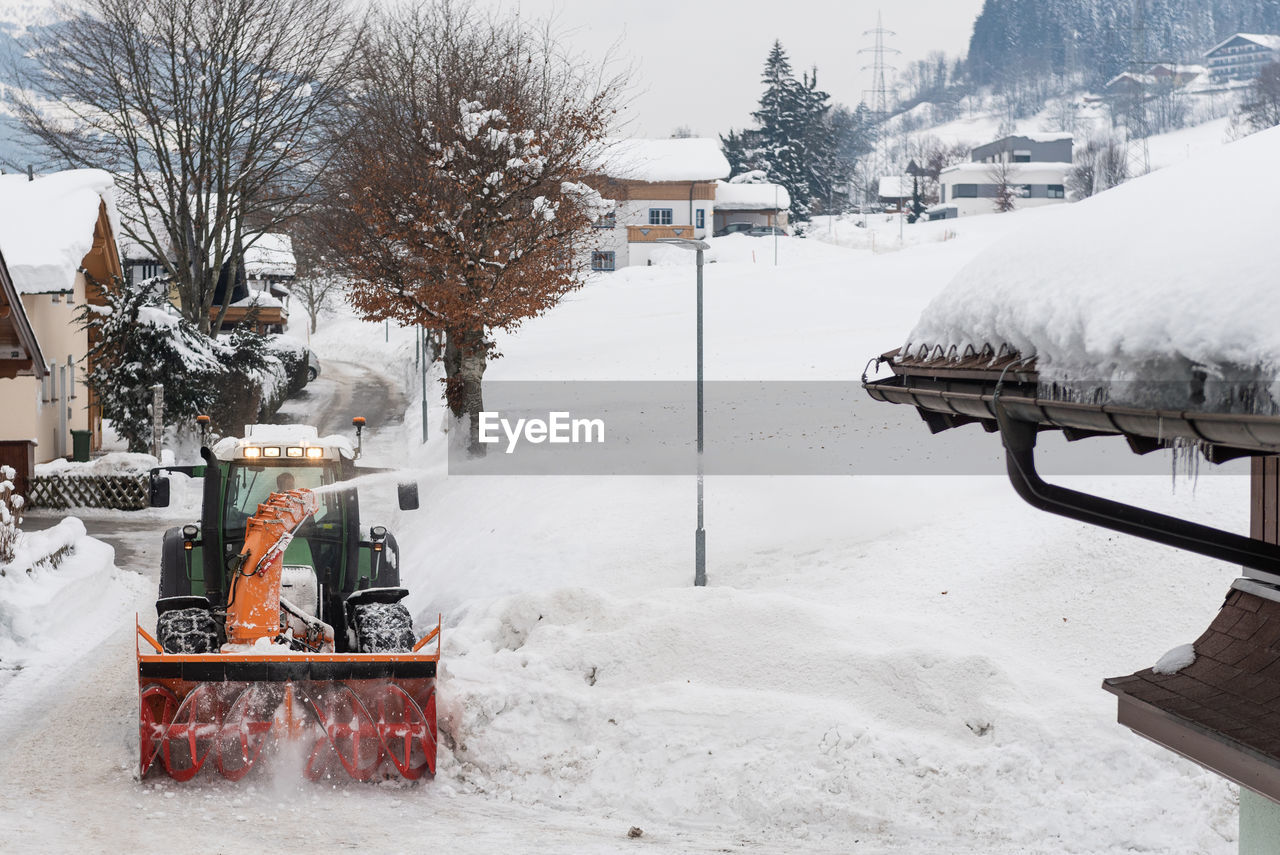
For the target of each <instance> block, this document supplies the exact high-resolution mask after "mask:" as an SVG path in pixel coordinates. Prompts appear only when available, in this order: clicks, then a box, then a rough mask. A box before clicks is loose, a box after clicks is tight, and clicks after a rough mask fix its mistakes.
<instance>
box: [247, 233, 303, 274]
mask: <svg viewBox="0 0 1280 855" xmlns="http://www.w3.org/2000/svg"><path fill="white" fill-rule="evenodd" d="M296 270H297V263H296V261H295V260H294V256H293V240H292V239H291V238H290V237H289V236H288V235H284V234H279V233H275V232H268V233H266V234H263V235H259V236H258V238H257V240H255V241H254V242H253V246H250V247H248V248H246V249H245V251H244V272H245V275H246V276H293V275H294V273H295V272H296Z"/></svg>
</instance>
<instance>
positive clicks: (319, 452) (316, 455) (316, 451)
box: [307, 446, 324, 460]
mask: <svg viewBox="0 0 1280 855" xmlns="http://www.w3.org/2000/svg"><path fill="white" fill-rule="evenodd" d="M307 457H309V458H311V459H312V460H319V459H320V458H321V457H324V449H323V448H319V447H316V446H313V447H311V448H308V449H307Z"/></svg>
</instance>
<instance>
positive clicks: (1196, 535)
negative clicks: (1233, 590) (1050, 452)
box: [994, 392, 1280, 580]
mask: <svg viewBox="0 0 1280 855" xmlns="http://www.w3.org/2000/svg"><path fill="white" fill-rule="evenodd" d="M994 409H995V412H996V419H997V422H998V424H999V429H1000V438H1001V440H1002V441H1003V442H1004V447H1005V452H1006V466H1007V469H1008V473H1009V480H1010V482H1012V484H1013V488H1014V490H1016V491H1017V492H1018V495H1019V496H1021V497H1022V498H1023V499H1025V500H1026V501H1027V503H1028V504H1030V505H1031V506H1032V507H1035V508H1037V509H1039V510H1042V511H1048V512H1049V513H1051V514H1057V515H1058V516H1063V517H1067V518H1068V519H1073V520H1077V521H1079V522H1084V523H1088V524H1090V525H1096V526H1101V527H1102V528H1107V529H1111V530H1112V531H1117V532H1120V533H1121V534H1129V535H1133V536H1135V537H1141V538H1144V539H1145V540H1151V541H1154V542H1156V543H1163V544H1164V545H1166V546H1172V547H1175V548H1177V549H1185V550H1187V551H1188V552H1194V553H1196V554H1198V555H1204V556H1207V557H1209V558H1216V559H1219V560H1220V561H1227V562H1229V563H1232V564H1240V565H1243V566H1245V567H1248V568H1251V569H1253V570H1258V571H1262V572H1263V573H1266V574H1273V576H1274V578H1275V579H1278V580H1280V546H1278V545H1276V544H1272V543H1266V542H1264V541H1261V540H1255V539H1254V538H1251V537H1243V536H1241V535H1238V534H1233V533H1231V532H1229V531H1223V530H1221V529H1216V528H1211V527H1209V526H1205V525H1200V524H1199V523H1193V522H1189V521H1188V520H1183V519H1179V518H1177V517H1171V516H1166V515H1165V514H1160V513H1156V512H1155V511H1149V510H1146V509H1144V508H1138V507H1135V506H1133V505H1126V504H1124V503H1122V502H1115V501H1112V500H1110V499H1103V498H1101V497H1099V496H1092V495H1089V494H1088V493H1081V492H1078V491H1076V490H1069V489H1067V488H1065V487H1059V486H1056V485H1054V484H1049V483H1047V482H1046V481H1045V480H1044V479H1043V478H1041V477H1040V474H1039V473H1038V472H1037V471H1036V461H1035V446H1036V433H1037V432H1038V430H1039V426H1038V425H1036V424H1033V423H1031V422H1027V421H1019V420H1017V419H1015V418H1013V417H1012V416H1011V415H1010V413H1009V411H1008V410H1007V409H1006V408H1005V407H1004V406H1002V405H1001V403H1000V395H999V392H997V393H996V395H995V401H994Z"/></svg>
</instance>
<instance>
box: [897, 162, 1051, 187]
mask: <svg viewBox="0 0 1280 855" xmlns="http://www.w3.org/2000/svg"><path fill="white" fill-rule="evenodd" d="M999 166H1000V164H998V163H972V162H969V161H966V162H964V163H956V164H953V165H951V166H948V167H947V168H946V169H944V170H942V172H940V173H939V175H940V176H948V177H955V178H968V177H973V176H977V177H983V176H990V175H991V172H992V170H993V169H996V168H999ZM1008 169H1009V178H1011V179H1017V178H1018V177H1019V176H1026V175H1031V174H1033V173H1049V174H1054V175H1066V174H1067V171H1068V170H1069V169H1071V164H1070V163H1066V162H1065V161H1056V160H1043V161H1032V162H1031V163H1010V164H1008ZM907 195H911V194H910V193H908V194H907Z"/></svg>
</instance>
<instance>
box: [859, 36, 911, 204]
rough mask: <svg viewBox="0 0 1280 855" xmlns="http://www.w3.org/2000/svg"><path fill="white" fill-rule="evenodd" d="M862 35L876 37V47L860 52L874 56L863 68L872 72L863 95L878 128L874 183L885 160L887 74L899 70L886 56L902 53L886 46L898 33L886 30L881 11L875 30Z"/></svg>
mask: <svg viewBox="0 0 1280 855" xmlns="http://www.w3.org/2000/svg"><path fill="white" fill-rule="evenodd" d="M862 35H864V36H874V37H875V45H874V47H869V48H861V49H859V50H858V53H859V54H864V53H870V54H872V55H873V59H872V64H871V65H869V66H868V65H864V66H863V67H862V70H863V71H870V72H871V88H870V89H865V90H863V93H862V95H863V100H864V101H867V102H868V104H867V106H869V107H870V108H871V117H872V121H873V122H874V123H875V128H876V145H875V160H874V162H873V164H872V170H871V172H872V174H871V177H872V180H873V181H874V180H875V178H877V177H878V176H879V173H880V165H881V163H882V162H883V160H884V159H885V151H884V137H885V134H884V123H885V122H886V121H887V120H888V118H889V86H888V84H887V82H886V77H885V72H886V71H896V70H897V69H895V68H894V67H893V66H891V65H888V64H886V63H885V59H884V58H885V55H886V54H898V53H901V51H898V50H897V49H895V48H891V47H888V46H887V45H885V36H896V35H897V33H895V32H894V31H893V30H886V29H885V28H884V21H883V19H882V18H881V15H880V12H879V11H877V12H876V27H875V29H874V30H866V31H865V32H863V34H862Z"/></svg>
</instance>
